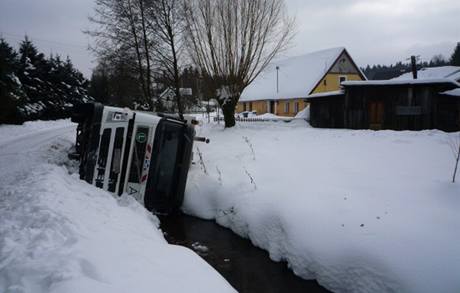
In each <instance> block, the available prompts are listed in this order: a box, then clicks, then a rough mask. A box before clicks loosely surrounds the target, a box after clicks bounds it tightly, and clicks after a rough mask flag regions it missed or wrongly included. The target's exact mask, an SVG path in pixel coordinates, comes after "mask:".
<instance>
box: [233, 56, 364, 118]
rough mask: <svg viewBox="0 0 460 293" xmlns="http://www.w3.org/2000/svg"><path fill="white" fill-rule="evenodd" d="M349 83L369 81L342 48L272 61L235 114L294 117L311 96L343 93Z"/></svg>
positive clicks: (240, 103) (245, 94)
mask: <svg viewBox="0 0 460 293" xmlns="http://www.w3.org/2000/svg"><path fill="white" fill-rule="evenodd" d="M347 80H366V77H365V76H364V74H363V72H362V71H361V70H360V69H359V67H358V66H356V63H355V62H354V61H353V59H352V58H351V56H350V54H349V53H348V52H347V50H346V49H345V48H343V47H341V48H332V49H327V50H322V51H317V52H313V53H310V54H306V55H302V56H298V57H292V58H288V59H286V60H281V61H277V62H272V63H271V64H270V65H269V66H268V67H267V68H266V69H265V70H264V71H263V72H262V73H261V74H260V75H259V76H258V77H257V78H256V79H255V80H254V82H253V83H251V84H250V85H249V86H248V87H247V88H246V89H245V90H244V91H243V93H242V94H241V98H240V100H239V102H238V104H237V107H236V112H237V113H241V112H243V111H257V115H260V114H265V113H273V114H275V115H278V116H295V115H296V114H297V113H298V112H300V111H302V110H303V109H304V108H305V107H307V106H308V103H307V102H306V101H305V98H307V97H308V96H310V95H313V94H318V93H323V92H334V91H339V90H341V88H340V84H341V83H342V82H343V81H347Z"/></svg>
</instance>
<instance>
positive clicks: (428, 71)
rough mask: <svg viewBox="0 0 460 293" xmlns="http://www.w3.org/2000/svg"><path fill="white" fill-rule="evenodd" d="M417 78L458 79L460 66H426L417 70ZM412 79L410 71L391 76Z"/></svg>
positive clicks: (397, 78) (399, 78)
mask: <svg viewBox="0 0 460 293" xmlns="http://www.w3.org/2000/svg"><path fill="white" fill-rule="evenodd" d="M417 76H418V78H419V79H441V78H447V79H452V80H455V81H459V80H460V66H440V67H427V68H422V69H419V70H418V71H417ZM409 79H414V78H413V76H412V72H407V73H404V74H403V75H401V76H398V77H396V78H393V79H392V80H409Z"/></svg>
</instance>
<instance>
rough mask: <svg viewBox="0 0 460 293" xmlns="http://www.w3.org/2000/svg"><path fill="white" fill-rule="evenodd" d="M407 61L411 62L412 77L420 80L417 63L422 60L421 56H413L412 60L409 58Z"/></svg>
mask: <svg viewBox="0 0 460 293" xmlns="http://www.w3.org/2000/svg"><path fill="white" fill-rule="evenodd" d="M406 60H410V63H411V69H412V76H413V77H414V79H417V78H418V74H417V61H418V60H420V55H417V56H415V55H412V56H410V58H408V59H406Z"/></svg>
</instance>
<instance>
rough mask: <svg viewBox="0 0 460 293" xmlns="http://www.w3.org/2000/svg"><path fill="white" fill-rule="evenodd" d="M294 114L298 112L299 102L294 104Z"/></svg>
mask: <svg viewBox="0 0 460 293" xmlns="http://www.w3.org/2000/svg"><path fill="white" fill-rule="evenodd" d="M294 112H295V113H298V112H299V102H295V103H294Z"/></svg>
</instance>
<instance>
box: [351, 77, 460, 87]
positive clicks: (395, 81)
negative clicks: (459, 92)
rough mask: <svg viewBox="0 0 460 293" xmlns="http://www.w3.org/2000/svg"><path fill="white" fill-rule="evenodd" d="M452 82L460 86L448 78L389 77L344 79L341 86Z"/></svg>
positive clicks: (459, 84) (459, 85)
mask: <svg viewBox="0 0 460 293" xmlns="http://www.w3.org/2000/svg"><path fill="white" fill-rule="evenodd" d="M438 83H452V84H454V85H456V86H458V87H460V83H458V82H456V81H455V80H452V79H449V78H436V79H435V78H432V79H389V80H363V81H344V82H342V85H343V86H366V85H368V86H369V85H370V86H376V85H380V86H384V85H407V84H438Z"/></svg>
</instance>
